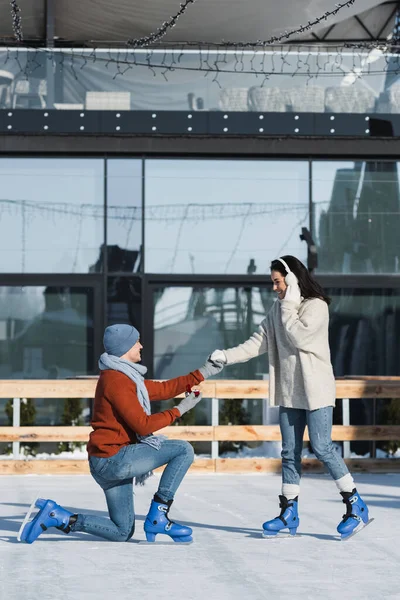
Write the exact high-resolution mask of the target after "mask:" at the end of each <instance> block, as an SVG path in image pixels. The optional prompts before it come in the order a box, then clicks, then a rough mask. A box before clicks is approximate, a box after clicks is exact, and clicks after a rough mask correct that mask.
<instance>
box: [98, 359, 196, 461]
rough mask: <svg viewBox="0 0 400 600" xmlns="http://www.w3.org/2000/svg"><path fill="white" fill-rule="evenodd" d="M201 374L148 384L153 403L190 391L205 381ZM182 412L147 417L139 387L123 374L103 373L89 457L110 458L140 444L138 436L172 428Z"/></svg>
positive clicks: (147, 382)
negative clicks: (122, 449)
mask: <svg viewBox="0 0 400 600" xmlns="http://www.w3.org/2000/svg"><path fill="white" fill-rule="evenodd" d="M203 379H204V378H203V376H202V374H201V373H200V371H194V372H193V373H189V375H184V376H183V377H176V378H175V379H170V380H169V381H163V382H161V381H152V380H151V379H149V380H147V381H145V385H146V388H147V391H148V393H149V398H150V400H169V399H170V398H175V397H176V396H178V395H179V394H181V393H182V392H184V391H185V390H186V386H187V385H190V386H194V385H198V384H199V383H200V382H201V381H203ZM178 417H180V413H179V411H178V409H177V408H172V409H171V410H164V411H163V412H159V413H156V414H154V415H146V413H145V411H144V410H143V408H142V405H141V404H140V402H139V400H138V397H137V393H136V384H135V383H134V382H133V381H132V380H131V379H130V378H129V377H128V376H127V375H124V374H123V373H120V372H119V371H112V370H107V371H102V372H101V374H100V377H99V381H98V382H97V387H96V394H95V398H94V408H93V418H92V422H91V425H92V427H93V431H92V433H91V434H90V439H89V443H88V445H87V451H88V454H89V456H98V457H100V458H107V457H110V456H113V455H114V454H116V453H117V452H118V451H119V450H120V449H121V448H122V446H127V445H128V444H136V443H137V438H136V435H135V434H136V433H137V434H139V435H148V434H149V433H154V432H155V431H158V430H159V429H162V428H163V427H167V426H168V425H171V423H173V422H174V421H175V420H176V419H177V418H178Z"/></svg>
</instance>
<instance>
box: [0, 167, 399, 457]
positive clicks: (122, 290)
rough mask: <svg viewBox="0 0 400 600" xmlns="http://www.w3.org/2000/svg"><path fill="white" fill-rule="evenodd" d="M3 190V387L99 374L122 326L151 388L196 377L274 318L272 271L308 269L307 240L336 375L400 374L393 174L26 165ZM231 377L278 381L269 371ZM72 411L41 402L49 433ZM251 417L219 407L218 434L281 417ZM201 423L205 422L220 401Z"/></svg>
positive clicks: (376, 170)
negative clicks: (288, 262) (285, 259)
mask: <svg viewBox="0 0 400 600" xmlns="http://www.w3.org/2000/svg"><path fill="white" fill-rule="evenodd" d="M0 183H1V192H0V196H1V198H0V245H1V246H0V247H1V250H2V252H1V254H0V379H1V378H2V379H19V378H28V379H34V378H40V379H46V378H49V379H55V378H65V377H74V376H79V375H85V374H96V373H97V359H98V356H99V354H100V353H101V352H102V344H101V337H102V331H103V328H104V326H106V325H107V324H112V323H117V322H126V323H131V324H133V325H134V326H135V327H137V328H138V329H139V330H140V332H141V339H142V341H143V344H144V351H143V363H144V364H146V366H148V368H149V371H148V375H149V376H150V377H155V378H170V377H175V376H178V375H180V374H183V373H186V372H188V371H190V370H193V369H196V368H198V367H199V366H201V365H202V364H203V363H204V361H205V359H206V357H207V356H208V355H209V353H210V352H211V351H212V350H214V349H215V348H223V347H229V346H234V345H236V344H239V343H240V342H241V341H243V340H244V339H246V338H247V337H249V336H250V335H251V333H252V332H253V331H254V330H255V329H256V328H257V326H258V325H259V323H260V322H261V320H262V319H263V318H264V315H265V314H266V312H267V311H268V309H269V307H270V306H271V304H272V302H273V301H274V294H273V292H272V289H271V283H270V278H269V263H270V261H271V259H273V258H275V257H277V256H282V255H284V254H294V255H296V256H298V257H299V258H300V259H301V260H302V261H303V262H305V263H307V244H306V243H305V242H304V241H302V240H301V239H300V234H301V233H302V228H304V227H305V228H307V229H308V230H309V232H310V233H311V236H312V237H313V239H314V241H315V245H316V248H317V253H318V268H317V270H316V275H317V277H318V278H319V280H320V282H321V284H322V285H323V286H324V287H326V288H327V290H328V293H330V295H331V296H332V300H333V301H332V305H331V308H330V313H331V327H330V342H331V351H332V362H333V365H334V370H335V374H336V376H349V375H354V376H355V375H398V373H399V367H400V365H399V356H400V348H399V340H400V278H399V280H398V279H397V276H398V275H399V254H400V249H399V248H400V242H399V240H400V238H399V235H398V231H399V230H400V228H399V214H400V209H399V182H398V163H397V162H389V161H367V162H365V161H364V162H363V161H350V160H346V161H343V160H342V161H322V160H315V159H313V160H279V161H278V160H273V161H270V160H265V159H260V160H247V159H246V160H245V159H243V160H242V159H229V160H225V159H215V160H212V159H209V158H204V159H199V158H193V159H188V158H173V159H162V158H157V159H154V158H105V157H99V158H20V157H15V158H12V159H11V158H1V159H0ZM383 275H384V276H383ZM349 276H351V277H352V278H354V281H353V279H351V280H350V279H349ZM388 276H390V277H388ZM378 279H379V281H378ZM221 377H223V378H235V379H263V378H268V362H267V360H266V357H260V358H259V359H257V360H252V361H250V362H248V363H246V364H241V365H236V366H234V367H231V368H230V369H227V370H226V371H225V372H223V374H222V375H221ZM5 404H6V403H5V402H2V404H1V406H3V405H4V406H5ZM62 404H63V403H58V405H57V406H55V405H54V404H52V402H51V401H47V400H46V401H44V400H38V401H37V423H38V424H46V423H49V424H57V423H60V422H62V418H63V417H62V414H63V412H62V411H63V408H62ZM381 404H382V407H383V408H384V405H385V403H384V402H382V403H381ZM85 406H86V405H85ZM380 406H381V405H379V406H378V409H379V410H380V408H379V407H380ZM371 407H372V404H371V402H370V401H368V400H366V401H365V402H364V401H362V400H360V401H359V402H354V403H351V410H352V414H351V422H352V423H355V424H357V423H371V422H373V419H374V418H375V416H374V414H372V412H371V411H372V410H373V409H372V408H371ZM242 409H243V411H244V412H243V411H242V412H240V410H241V409H240V410H239V412H238V413H236V412H235V411H234V410H233V408H232V407H231V406H230V405H229V402H226V403H225V402H221V403H220V418H221V422H224V423H225V422H226V423H228V422H232V419H233V422H236V421H235V419H236V417H237V415H239V417H240V419H242V421H240V422H246V419H247V422H251V423H254V424H257V423H262V422H264V423H265V422H274V419H275V417H276V415H272V416H271V415H270V416H268V415H267V416H266V415H265V414H263V410H262V403H261V402H259V401H254V402H250V401H248V402H247V401H246V402H244V403H243V404H242ZM85 410H86V412H87V410H88V409H87V407H86V409H85ZM375 412H376V411H375ZM0 413H1V415H0V423H6V422H7V420H6V417H5V412H4V410H3V409H2V408H1V407H0ZM85 414H86V413H85ZM193 415H194V417H193V418H195V422H196V423H197V424H209V423H210V419H211V404H210V402H209V401H205V402H204V403H202V404H201V406H199V407H197V408H196V411H195V412H194V413H193ZM235 415H236V416H235ZM240 415H241V416H240ZM239 417H237V418H239ZM87 418H88V414H86V416H85V419H87ZM338 418H339V417H338ZM268 419H270V420H269V421H268ZM225 450H229V448H227V449H225ZM207 452H208V450H207Z"/></svg>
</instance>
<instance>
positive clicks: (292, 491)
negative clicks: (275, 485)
mask: <svg viewBox="0 0 400 600" xmlns="http://www.w3.org/2000/svg"><path fill="white" fill-rule="evenodd" d="M299 493H300V486H299V485H297V483H282V496H285V497H286V498H287V499H288V500H293V499H294V498H296V497H297V496H298V495H299Z"/></svg>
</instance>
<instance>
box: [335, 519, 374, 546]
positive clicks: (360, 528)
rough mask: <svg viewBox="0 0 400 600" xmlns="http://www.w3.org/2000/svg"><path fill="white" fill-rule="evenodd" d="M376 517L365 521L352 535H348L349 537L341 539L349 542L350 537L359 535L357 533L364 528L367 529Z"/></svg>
mask: <svg viewBox="0 0 400 600" xmlns="http://www.w3.org/2000/svg"><path fill="white" fill-rule="evenodd" d="M374 520H375V519H370V520H369V521H367V522H366V523H363V524H362V526H361V527H357V528H356V529H355V530H354V531H353V533H351V534H350V535H348V536H347V537H341V538H340V541H341V542H347V540H349V539H350V538H352V537H354V536H355V535H357V533H360V531H362V530H363V529H365V528H366V527H368V525H369V524H370V523H372V521H374Z"/></svg>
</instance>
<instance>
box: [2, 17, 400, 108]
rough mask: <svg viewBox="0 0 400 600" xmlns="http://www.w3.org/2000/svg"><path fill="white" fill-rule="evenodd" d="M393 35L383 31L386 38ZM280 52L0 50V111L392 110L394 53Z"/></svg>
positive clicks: (394, 99)
mask: <svg viewBox="0 0 400 600" xmlns="http://www.w3.org/2000/svg"><path fill="white" fill-rule="evenodd" d="M392 18H394V17H392ZM392 23H393V22H392ZM387 25H388V24H387ZM392 27H393V24H392V25H391V24H390V23H389V25H388V29H387V31H386V33H387V34H389V33H390V30H391V28H392ZM283 48H284V47H275V48H274V47H269V48H268V49H265V50H263V49H259V50H257V51H254V50H245V49H244V50H243V49H242V50H241V51H240V52H238V51H237V50H234V49H232V50H226V49H224V51H223V52H221V51H220V50H218V49H216V50H213V49H210V48H209V49H207V51H204V49H203V50H201V51H196V50H193V49H189V50H181V49H175V50H165V49H159V50H157V49H155V50H150V51H149V50H148V49H131V50H129V49H125V50H124V52H121V51H120V50H117V49H114V50H112V49H111V50H101V49H96V51H95V53H94V51H93V50H92V49H89V48H84V49H78V48H74V49H73V50H67V49H65V50H61V49H57V52H56V53H54V52H53V51H52V50H51V51H50V54H47V56H46V52H45V50H43V49H41V51H39V52H33V51H32V49H30V50H29V51H24V50H23V49H21V48H15V49H13V48H7V49H4V50H0V63H1V65H2V69H1V73H2V77H1V79H0V85H1V86H2V87H3V90H2V91H3V93H2V94H1V96H0V107H1V108H3V109H4V108H13V109H27V108H29V109H44V108H55V109H57V110H62V109H67V110H74V109H75V110H83V109H85V110H117V111H118V110H157V111H162V110H174V111H189V110H190V111H204V110H206V111H224V112H229V111H234V112H238V111H246V112H247V111H258V112H299V111H300V112H314V113H316V112H319V113H321V112H322V113H323V112H327V113H332V112H335V113H365V114H371V113H374V112H376V113H398V112H399V106H400V104H399V93H398V89H397V88H398V86H397V85H392V84H393V83H395V82H396V80H397V79H398V70H399V68H398V55H397V54H389V52H385V51H384V49H383V47H382V49H376V48H375V49H374V50H373V51H370V50H369V49H365V50H362V49H360V48H357V49H350V48H348V49H347V50H346V51H340V52H338V51H337V49H331V50H328V51H324V49H322V48H318V49H317V50H312V49H310V48H301V47H297V48H294V47H290V46H286V47H285V49H283ZM48 58H49V59H51V61H52V64H53V65H54V71H51V72H52V74H53V73H54V77H55V81H56V84H57V85H56V86H54V85H51V82H48V81H47V79H46V77H47V75H48V71H46V63H48V62H49V61H48ZM355 67H356V68H355ZM294 74H295V75H296V77H293V75H294ZM387 74H389V81H388V79H387ZM205 75H208V77H205ZM48 83H49V85H48Z"/></svg>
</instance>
